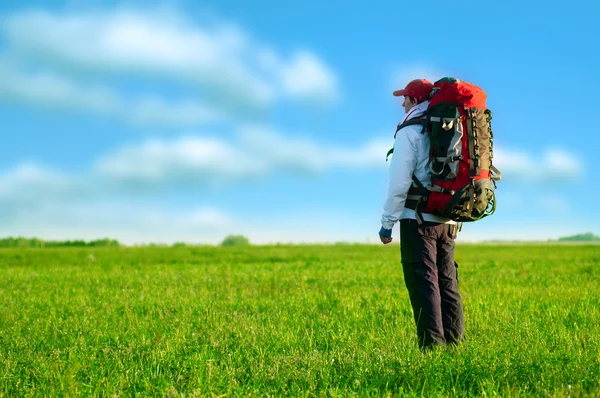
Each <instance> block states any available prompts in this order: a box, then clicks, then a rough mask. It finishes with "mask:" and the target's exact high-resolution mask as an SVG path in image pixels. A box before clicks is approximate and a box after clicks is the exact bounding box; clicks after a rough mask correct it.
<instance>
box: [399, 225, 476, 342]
mask: <svg viewBox="0 0 600 398" xmlns="http://www.w3.org/2000/svg"><path fill="white" fill-rule="evenodd" d="M455 231H456V227H455V226H453V225H448V224H437V223H429V222H425V223H423V224H421V226H420V227H419V226H418V225H417V221H416V220H401V221H400V250H401V254H402V269H403V271H404V281H405V283H406V288H407V289H408V294H409V296H410V302H411V304H412V308H413V313H414V316H415V323H416V325H417V335H418V338H419V347H420V348H422V349H427V348H430V347H432V346H436V345H446V344H451V343H453V344H458V343H459V342H461V341H462V340H463V339H464V324H465V323H464V315H463V306H462V300H461V297H460V293H459V292H458V272H457V268H458V264H456V262H455V261H454V238H455V236H456V232H455Z"/></svg>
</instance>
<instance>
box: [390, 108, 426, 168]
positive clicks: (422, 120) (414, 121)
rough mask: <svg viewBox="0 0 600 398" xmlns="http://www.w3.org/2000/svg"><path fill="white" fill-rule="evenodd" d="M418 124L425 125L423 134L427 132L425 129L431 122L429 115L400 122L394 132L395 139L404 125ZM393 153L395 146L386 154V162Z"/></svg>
mask: <svg viewBox="0 0 600 398" xmlns="http://www.w3.org/2000/svg"><path fill="white" fill-rule="evenodd" d="M416 124H420V125H421V126H423V129H422V130H421V134H423V133H424V132H425V130H426V129H427V125H428V124H429V117H428V116H425V117H417V118H414V119H410V120H407V121H406V122H404V123H400V124H398V127H396V132H395V133H394V139H396V135H398V131H400V130H402V129H403V128H404V127H408V126H414V125H416ZM392 153H394V148H392V149H390V150H389V151H388V153H387V154H386V155H385V161H386V162H387V161H388V158H389V157H390V155H391V154H392Z"/></svg>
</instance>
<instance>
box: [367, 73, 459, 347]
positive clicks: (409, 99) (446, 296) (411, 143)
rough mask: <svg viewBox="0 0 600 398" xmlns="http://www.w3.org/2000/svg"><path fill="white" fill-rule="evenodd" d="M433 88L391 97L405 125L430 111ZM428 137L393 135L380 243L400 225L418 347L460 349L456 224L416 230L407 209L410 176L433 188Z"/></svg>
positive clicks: (413, 87) (414, 131) (427, 223)
mask: <svg viewBox="0 0 600 398" xmlns="http://www.w3.org/2000/svg"><path fill="white" fill-rule="evenodd" d="M432 89H433V84H431V82H429V81H427V80H413V81H411V82H410V83H408V85H407V86H406V88H404V89H403V90H397V91H394V96H397V97H403V98H404V101H403V103H402V106H403V107H404V110H405V111H406V117H405V118H404V121H403V123H404V122H406V121H408V120H411V119H415V118H419V117H422V116H423V115H424V113H425V112H426V110H427V106H428V105H429V101H428V100H429V97H430V95H431V91H432ZM429 152H430V145H429V137H428V135H427V133H426V131H424V130H423V126H422V125H421V124H412V125H408V126H406V127H403V128H401V129H400V130H398V131H397V134H396V140H395V143H394V152H393V157H392V160H391V162H390V173H389V176H390V181H389V190H388V198H387V200H386V202H385V205H384V212H383V216H382V218H381V224H382V227H381V230H380V231H379V238H380V240H381V242H382V243H384V244H388V243H390V242H391V241H392V228H393V226H394V224H395V223H396V221H400V251H401V256H402V269H403V271H404V281H405V283H406V287H407V289H408V293H409V296H410V302H411V304H412V308H413V313H414V318H415V323H416V325H417V334H418V342H419V347H420V348H421V349H424V350H426V349H429V348H432V347H435V346H443V345H446V344H458V343H459V342H460V341H462V340H463V339H464V316H463V307H462V300H461V297H460V294H459V292H458V279H457V267H458V266H457V265H456V263H455V262H454V238H455V237H456V223H455V222H453V221H452V220H450V219H447V218H443V217H439V216H436V215H434V214H427V213H423V214H422V218H423V223H421V224H420V225H419V223H418V222H417V219H416V214H415V210H414V209H410V208H407V207H406V200H407V196H408V190H409V188H410V186H411V184H413V174H414V176H415V177H416V178H417V179H418V180H419V181H420V182H421V184H422V185H423V186H425V187H426V186H427V185H429V184H430V183H431V172H430V168H429Z"/></svg>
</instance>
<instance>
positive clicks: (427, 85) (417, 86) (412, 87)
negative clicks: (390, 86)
mask: <svg viewBox="0 0 600 398" xmlns="http://www.w3.org/2000/svg"><path fill="white" fill-rule="evenodd" d="M431 90H433V83H431V82H430V81H429V80H425V79H416V80H413V81H411V82H409V83H408V84H407V85H406V87H405V88H404V90H396V91H394V96H396V97H402V96H404V95H408V96H409V97H414V98H416V99H417V101H419V102H421V101H425V100H426V99H427V98H429V95H430V94H431Z"/></svg>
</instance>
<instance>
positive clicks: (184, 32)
mask: <svg viewBox="0 0 600 398" xmlns="http://www.w3.org/2000/svg"><path fill="white" fill-rule="evenodd" d="M3 30H4V32H5V35H6V37H7V41H8V42H9V44H10V45H11V46H12V48H13V50H15V51H16V52H17V53H19V54H20V55H21V56H25V57H27V56H34V57H36V58H37V59H41V60H43V61H44V62H47V63H52V64H54V65H56V66H60V67H67V68H71V69H72V68H75V69H87V70H96V71H101V72H103V73H117V74H123V73H125V74H130V75H136V76H137V75H139V74H145V75H147V76H152V77H161V78H165V79H169V80H176V81H184V82H186V83H191V84H194V85H197V86H198V87H200V88H203V89H204V90H205V92H204V94H206V95H212V96H213V98H221V99H226V100H227V101H229V102H235V103H239V102H240V101H241V102H242V103H244V104H245V105H261V104H262V105H266V104H270V103H272V102H273V101H274V100H275V99H277V98H281V97H289V98H295V99H308V100H311V101H314V100H315V98H319V99H320V100H322V99H323V98H326V99H327V100H328V101H329V100H333V99H335V98H338V96H339V89H338V83H337V78H336V76H335V75H334V74H333V72H332V71H331V70H330V69H329V68H328V67H327V66H326V65H325V64H324V63H323V62H322V61H321V60H320V59H319V58H318V57H317V56H316V55H315V54H313V53H311V52H308V51H306V50H298V51H296V52H295V53H294V54H293V56H292V57H291V58H287V57H284V56H282V55H280V54H277V53H275V52H274V51H273V50H272V49H270V48H268V47H267V46H265V45H262V44H260V43H255V42H254V41H253V40H252V39H251V38H250V37H249V35H248V34H247V33H246V32H244V31H243V30H242V29H241V28H239V27H237V26H235V25H232V24H229V23H226V22H220V23H210V24H209V23H204V24H203V25H202V26H198V25H195V24H193V23H191V22H190V20H189V19H187V18H185V17H184V16H182V15H180V14H178V13H176V12H174V11H168V12H167V11H165V10H164V9H163V10H160V11H155V12H151V11H147V10H145V11H141V10H137V11H134V10H126V9H117V10H115V11H113V12H100V13H94V14H91V13H77V14H75V13H72V14H64V15H61V14H55V13H49V12H46V11H29V12H22V13H18V14H12V15H10V16H8V17H6V18H4V21H3Z"/></svg>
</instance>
